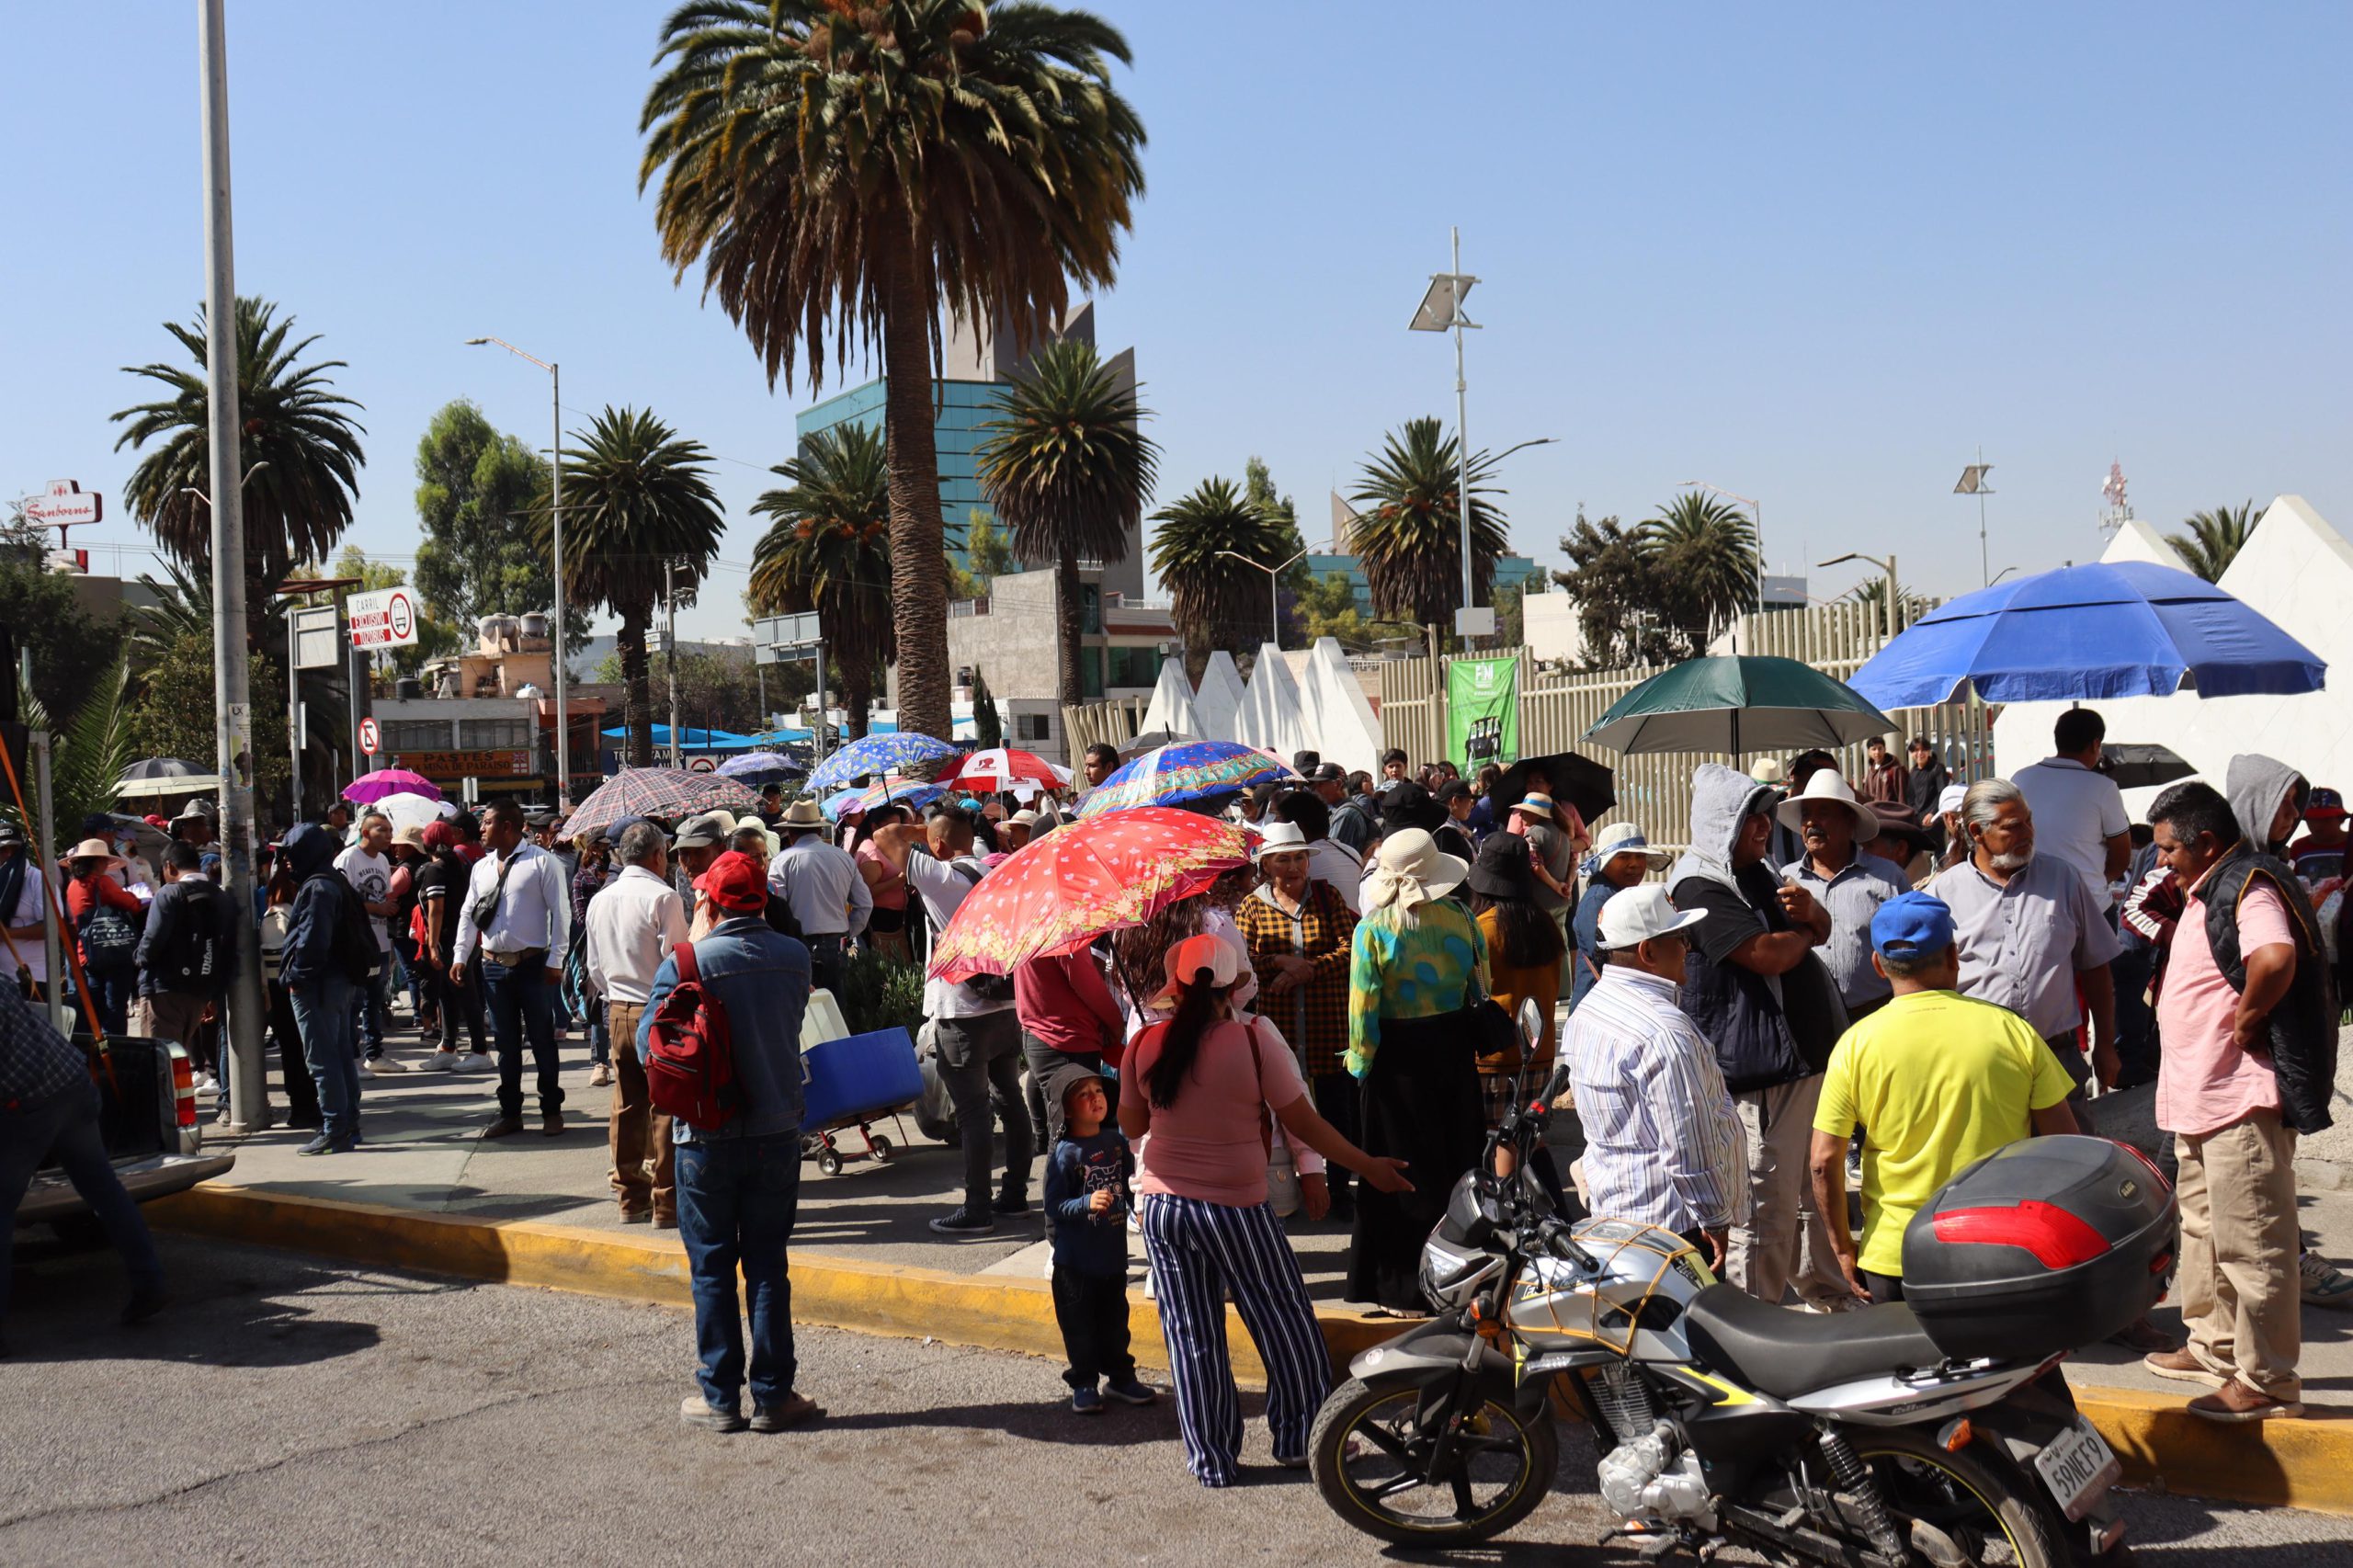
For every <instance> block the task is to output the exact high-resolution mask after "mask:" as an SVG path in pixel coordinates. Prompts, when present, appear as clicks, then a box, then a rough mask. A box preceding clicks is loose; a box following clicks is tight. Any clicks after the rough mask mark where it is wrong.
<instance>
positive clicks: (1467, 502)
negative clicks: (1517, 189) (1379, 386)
mask: <svg viewBox="0 0 2353 1568" xmlns="http://www.w3.org/2000/svg"><path fill="white" fill-rule="evenodd" d="M1449 233H1451V234H1452V236H1453V239H1454V264H1453V265H1454V270H1453V271H1451V272H1433V273H1431V274H1430V286H1429V290H1428V291H1427V292H1426V293H1425V294H1423V296H1422V302H1421V304H1420V306H1419V307H1417V308H1416V309H1415V312H1414V319H1413V320H1412V321H1411V322H1409V323H1407V324H1406V325H1407V326H1408V327H1409V328H1410V329H1411V330H1412V331H1415V332H1449V331H1450V332H1452V333H1453V334H1454V443H1455V455H1456V457H1457V458H1458V459H1459V460H1460V464H1461V466H1460V472H1459V473H1458V476H1457V478H1456V480H1455V485H1454V487H1455V490H1456V491H1457V493H1458V494H1456V497H1455V499H1456V501H1457V503H1458V504H1459V505H1458V509H1459V510H1460V512H1461V525H1462V608H1461V610H1460V611H1459V612H1458V613H1457V614H1456V615H1455V618H1454V631H1455V635H1456V636H1458V637H1461V638H1464V639H1468V638H1469V637H1470V636H1471V634H1472V631H1471V619H1472V617H1471V429H1470V423H1471V415H1470V403H1469V398H1468V393H1467V387H1468V383H1467V382H1465V381H1464V380H1463V379H1462V333H1463V329H1464V328H1466V327H1467V328H1470V329H1472V330H1473V331H1476V330H1477V329H1478V325H1479V324H1478V323H1477V322H1474V321H1472V319H1471V318H1470V317H1468V316H1466V315H1464V314H1463V313H1462V301H1464V300H1465V299H1467V298H1469V297H1470V293H1471V290H1472V285H1474V284H1476V283H1477V282H1478V281H1479V280H1478V279H1477V278H1473V277H1472V276H1471V275H1470V274H1468V273H1466V272H1464V271H1463V270H1462V231H1461V229H1459V228H1458V229H1452V230H1449ZM1488 619H1489V621H1490V622H1491V623H1492V621H1493V620H1494V619H1495V617H1494V612H1493V611H1492V610H1491V611H1489V612H1488ZM1490 630H1492V626H1491V627H1490Z"/></svg>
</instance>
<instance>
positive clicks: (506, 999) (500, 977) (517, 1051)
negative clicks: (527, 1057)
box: [466, 953, 563, 1116]
mask: <svg viewBox="0 0 2353 1568" xmlns="http://www.w3.org/2000/svg"><path fill="white" fill-rule="evenodd" d="M466 977H467V979H468V981H469V982H472V981H473V980H476V979H479V980H480V981H481V983H482V986H483V1003H484V1004H485V1006H487V1007H488V1009H489V1011H490V1032H491V1033H492V1035H493V1036H494V1037H495V1038H496V1039H497V1041H498V1114H499V1115H501V1116H520V1115H522V1114H523V1042H524V1040H525V1038H526V1037H527V1036H528V1037H529V1040H530V1044H531V1060H532V1061H533V1062H537V1063H538V1064H539V1069H540V1111H541V1112H542V1113H545V1112H548V1111H551V1110H553V1109H555V1108H557V1107H558V1106H560V1105H562V1104H563V1084H562V1083H561V1082H559V1081H558V1077H557V1074H558V1073H559V1072H560V1071H561V1063H559V1062H558V1061H557V1060H556V1050H555V987H554V986H552V985H550V984H549V983H548V971H546V969H544V968H543V967H541V966H540V965H539V964H531V965H529V966H527V967H524V968H519V969H508V968H507V967H506V965H505V964H496V963H493V962H491V961H490V957H489V955H488V954H486V953H476V954H475V955H474V961H473V962H472V964H471V965H469V966H468V967H467V970H466Z"/></svg>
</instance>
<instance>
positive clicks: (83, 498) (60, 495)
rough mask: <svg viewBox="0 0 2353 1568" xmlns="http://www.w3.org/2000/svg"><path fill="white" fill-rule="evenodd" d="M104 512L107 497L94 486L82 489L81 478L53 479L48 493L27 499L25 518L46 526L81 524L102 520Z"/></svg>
mask: <svg viewBox="0 0 2353 1568" xmlns="http://www.w3.org/2000/svg"><path fill="white" fill-rule="evenodd" d="M105 513H106V505H105V498H104V497H103V496H101V495H100V494H98V493H97V491H95V490H85V489H83V488H82V484H81V482H80V481H79V480H73V479H52V480H51V481H50V482H49V489H48V491H47V492H46V493H45V494H40V495H31V496H28V497H26V499H25V520H26V521H27V522H30V523H39V524H40V525H42V526H43V527H45V528H55V527H57V526H58V525H59V524H61V523H62V524H64V525H66V526H68V527H71V528H80V527H81V526H82V525H83V524H85V523H95V522H97V521H99V520H100V519H101V518H102V517H104V516H105Z"/></svg>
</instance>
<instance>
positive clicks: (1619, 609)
mask: <svg viewBox="0 0 2353 1568" xmlns="http://www.w3.org/2000/svg"><path fill="white" fill-rule="evenodd" d="M1561 553H1563V555H1566V556H1567V557H1568V558H1569V570H1568V571H1566V572H1555V573H1553V574H1552V577H1553V581H1555V582H1557V583H1558V584H1559V585H1561V587H1562V588H1563V590H1564V591H1565V592H1566V593H1567V594H1568V595H1569V597H1571V598H1573V599H1574V600H1575V601H1576V604H1577V630H1578V632H1579V634H1580V637H1581V639H1582V641H1583V642H1584V644H1585V658H1584V665H1585V667H1586V668H1587V669H1617V668H1620V667H1623V666H1625V665H1666V664H1673V663H1675V662H1676V661H1677V660H1680V659H1688V658H1689V657H1690V656H1691V655H1692V654H1693V653H1696V652H1698V649H1696V648H1695V647H1694V646H1693V645H1692V642H1691V640H1690V635H1689V633H1688V631H1686V630H1685V629H1684V628H1683V625H1682V624H1681V622H1680V620H1679V619H1677V615H1676V613H1675V611H1674V609H1673V608H1672V607H1673V601H1674V598H1675V594H1676V589H1675V585H1673V584H1672V583H1670V582H1668V581H1667V580H1666V575H1665V572H1664V571H1663V570H1662V569H1661V568H1660V566H1659V564H1658V562H1657V561H1656V560H1655V559H1654V557H1653V556H1652V555H1651V554H1650V552H1649V551H1646V550H1645V549H1644V548H1643V540H1642V536H1641V533H1640V531H1639V530H1630V529H1628V528H1625V527H1624V526H1622V525H1621V524H1620V522H1619V521H1618V519H1617V518H1616V517H1604V518H1602V519H1601V520H1600V521H1599V522H1597V523H1596V522H1591V521H1588V520H1587V519H1586V515H1585V509H1584V508H1583V507H1579V508H1578V509H1577V517H1576V522H1575V524H1574V526H1573V527H1572V528H1570V530H1569V532H1568V534H1567V535H1566V536H1565V537H1564V538H1563V539H1562V540H1561Z"/></svg>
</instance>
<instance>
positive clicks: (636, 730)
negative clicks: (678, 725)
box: [615, 605, 654, 767]
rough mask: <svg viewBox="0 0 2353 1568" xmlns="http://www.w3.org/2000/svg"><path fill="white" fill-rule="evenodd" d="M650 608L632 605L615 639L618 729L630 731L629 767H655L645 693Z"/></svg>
mask: <svg viewBox="0 0 2353 1568" xmlns="http://www.w3.org/2000/svg"><path fill="white" fill-rule="evenodd" d="M653 618H654V611H653V608H652V607H651V606H647V605H631V607H630V608H628V609H627V610H625V611H623V612H622V615H621V630H620V636H619V637H618V638H617V639H615V641H616V642H618V643H619V644H620V656H621V727H622V728H624V729H626V730H627V731H629V738H628V739H627V740H626V741H624V742H623V743H622V744H624V745H625V746H627V747H628V755H627V761H628V763H629V765H630V766H631V767H653V766H654V722H653V709H652V703H651V700H650V699H649V698H648V695H647V692H646V659H645V627H646V623H647V622H648V621H650V620H651V619H653Z"/></svg>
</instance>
